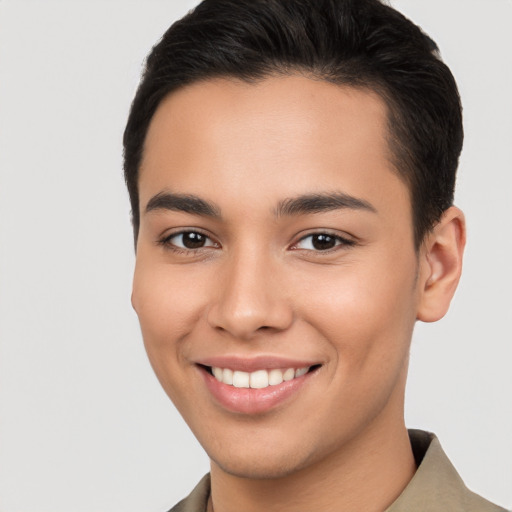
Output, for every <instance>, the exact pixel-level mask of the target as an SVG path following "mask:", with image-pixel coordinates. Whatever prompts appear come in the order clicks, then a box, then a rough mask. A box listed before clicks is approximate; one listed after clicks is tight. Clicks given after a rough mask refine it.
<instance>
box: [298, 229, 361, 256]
mask: <svg viewBox="0 0 512 512" xmlns="http://www.w3.org/2000/svg"><path fill="white" fill-rule="evenodd" d="M319 235H327V236H329V237H332V238H334V239H335V241H336V244H335V245H334V247H331V248H330V249H324V250H321V249H315V248H311V249H309V248H300V247H297V246H298V245H299V244H300V243H301V242H303V241H304V240H306V239H308V238H311V237H314V236H319ZM356 243H357V242H356V241H355V240H354V239H353V238H350V237H349V236H343V235H341V234H339V233H334V232H332V231H331V230H328V229H319V230H316V231H313V232H309V233H307V234H305V235H302V236H300V238H299V239H298V240H297V241H296V242H294V243H293V244H292V246H291V247H290V249H292V250H298V251H311V252H316V253H329V252H331V251H336V250H338V249H339V248H349V247H353V246H354V245H356Z"/></svg>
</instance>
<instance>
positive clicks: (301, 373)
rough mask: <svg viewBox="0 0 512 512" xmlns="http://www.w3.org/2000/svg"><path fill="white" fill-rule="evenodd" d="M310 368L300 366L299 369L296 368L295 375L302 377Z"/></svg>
mask: <svg viewBox="0 0 512 512" xmlns="http://www.w3.org/2000/svg"><path fill="white" fill-rule="evenodd" d="M308 370H309V368H299V369H298V370H295V377H302V376H303V375H306V373H308Z"/></svg>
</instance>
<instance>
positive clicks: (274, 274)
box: [208, 245, 293, 339]
mask: <svg viewBox="0 0 512 512" xmlns="http://www.w3.org/2000/svg"><path fill="white" fill-rule="evenodd" d="M223 265H224V267H223V269H222V272H221V273H220V274H219V293H218V294H217V299H216V301H214V303H213V304H211V306H210V310H209V312H208V321H209V323H210V325H211V326H212V327H214V328H216V329H218V330H222V331H227V332H229V333H230V334H231V335H232V336H234V337H236V338H240V339H249V338H252V337H253V336H254V335H256V334H257V333H258V332H261V331H262V330H276V331H280V330H283V329H286V327H287V326H288V325H289V324H290V323H291V321H292V316H293V315H292V308H291V304H289V301H288V300H287V299H286V294H285V293H284V290H283V288H282V287H280V286H279V285H278V281H279V265H278V262H277V259H276V258H275V256H273V255H272V254H270V251H268V250H265V249H264V248H261V247H254V246H251V245H247V246H245V247H241V248H239V249H238V250H236V251H234V252H233V253H232V254H231V255H229V257H228V258H226V261H225V262H224V264H223Z"/></svg>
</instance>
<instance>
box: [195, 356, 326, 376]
mask: <svg viewBox="0 0 512 512" xmlns="http://www.w3.org/2000/svg"><path fill="white" fill-rule="evenodd" d="M195 363H196V364H199V365H202V366H210V367H216V368H229V369H230V370H238V371H243V372H254V371H256V370H273V369H277V368H280V369H283V368H285V369H286V368H295V369H297V368H307V367H311V366H315V365H318V364H321V363H320V362H319V361H306V360H304V359H290V358H288V357H281V356H271V355H263V356H256V357H250V358H249V357H240V356H213V357H206V358H204V359H198V360H196V361H195Z"/></svg>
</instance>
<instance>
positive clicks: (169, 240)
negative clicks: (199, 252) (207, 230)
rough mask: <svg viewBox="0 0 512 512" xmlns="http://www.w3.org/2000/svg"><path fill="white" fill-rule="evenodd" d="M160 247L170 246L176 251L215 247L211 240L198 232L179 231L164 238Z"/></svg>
mask: <svg viewBox="0 0 512 512" xmlns="http://www.w3.org/2000/svg"><path fill="white" fill-rule="evenodd" d="M161 243H162V245H166V246H171V247H173V248H177V249H185V250H194V249H202V248H203V247H217V246H218V244H216V243H215V242H214V241H213V240H212V239H211V238H209V237H207V236H206V235H204V234H203V233H199V232H198V231H181V232H180V233H173V234H172V235H169V236H167V237H165V238H164V239H163V240H162V241H161Z"/></svg>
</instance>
